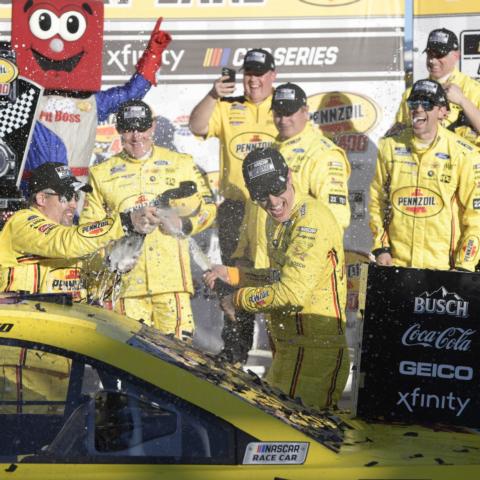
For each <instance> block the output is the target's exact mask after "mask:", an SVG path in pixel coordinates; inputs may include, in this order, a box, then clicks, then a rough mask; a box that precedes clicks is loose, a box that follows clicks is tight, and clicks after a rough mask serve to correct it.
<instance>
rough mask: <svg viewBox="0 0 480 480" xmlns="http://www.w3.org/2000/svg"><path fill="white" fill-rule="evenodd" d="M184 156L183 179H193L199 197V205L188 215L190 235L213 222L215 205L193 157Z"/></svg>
mask: <svg viewBox="0 0 480 480" xmlns="http://www.w3.org/2000/svg"><path fill="white" fill-rule="evenodd" d="M184 157H185V158H184V159H182V162H184V164H183V165H184V168H183V175H184V177H185V178H184V180H193V181H194V182H195V183H196V185H197V191H198V193H199V194H200V197H201V201H200V207H199V208H198V210H197V211H196V213H195V214H194V215H192V216H189V217H188V219H189V220H190V222H191V224H192V231H191V232H190V235H195V234H197V233H199V232H201V231H203V230H205V229H206V228H208V227H210V226H211V225H212V224H213V222H214V220H215V216H216V214H217V206H216V205H215V200H214V198H213V193H212V191H211V190H210V187H209V186H208V181H207V179H206V178H205V176H204V175H203V174H202V173H201V172H200V170H199V169H198V167H197V166H196V165H195V163H194V162H193V158H192V157H191V156H190V155H184Z"/></svg>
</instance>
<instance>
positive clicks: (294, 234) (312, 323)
mask: <svg viewBox="0 0 480 480" xmlns="http://www.w3.org/2000/svg"><path fill="white" fill-rule="evenodd" d="M267 238H268V239H269V243H268V256H269V259H270V264H271V268H272V269H273V270H274V271H278V272H279V278H277V279H275V281H270V283H267V284H265V285H263V286H257V287H255V286H248V285H254V284H258V283H261V279H262V278H266V277H268V275H266V273H265V269H247V268H243V269H242V268H240V269H234V268H232V267H230V269H229V275H230V278H231V280H232V281H231V283H233V284H238V285H240V286H243V285H246V286H243V287H242V288H240V289H238V290H237V291H236V292H235V294H234V305H235V307H236V308H238V309H243V310H246V311H248V312H268V313H270V325H269V329H270V334H271V338H272V341H273V354H274V355H273V361H272V365H271V367H270V370H269V372H268V375H267V380H268V381H269V382H270V383H271V384H272V385H274V386H276V387H278V388H280V389H281V390H283V391H284V392H285V393H287V394H288V395H289V396H290V397H292V398H295V397H297V396H298V397H301V399H302V400H303V402H304V403H305V404H307V405H310V406H312V407H315V408H324V407H327V406H330V405H334V404H335V403H336V402H337V401H338V399H339V398H340V395H341V393H342V391H343V388H344V386H345V383H346V381H347V378H348V371H349V359H348V350H347V348H346V340H345V333H344V332H345V303H346V281H347V278H346V273H345V260H344V254H343V233H342V229H341V228H340V227H339V225H338V222H337V221H336V220H335V218H334V217H333V215H332V213H331V211H330V210H329V209H328V207H327V206H325V205H324V204H323V203H321V202H318V201H317V200H315V199H312V198H311V197H305V196H298V195H296V199H295V203H294V206H293V209H292V214H291V217H290V219H289V220H288V221H286V222H283V223H277V222H275V221H274V220H273V219H272V218H271V217H269V218H268V220H267ZM232 272H233V274H232ZM236 275H237V278H235V276H236ZM257 278H258V279H260V282H259V281H256V279H257ZM270 278H274V277H272V276H270Z"/></svg>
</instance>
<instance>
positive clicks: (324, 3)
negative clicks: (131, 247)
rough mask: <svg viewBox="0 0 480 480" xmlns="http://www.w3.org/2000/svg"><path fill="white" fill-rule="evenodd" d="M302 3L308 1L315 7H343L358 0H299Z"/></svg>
mask: <svg viewBox="0 0 480 480" xmlns="http://www.w3.org/2000/svg"><path fill="white" fill-rule="evenodd" d="M300 1H301V2H302V3H308V4H309V5H316V6H317V7H343V6H345V5H351V4H352V3H358V2H359V1H360V0H300Z"/></svg>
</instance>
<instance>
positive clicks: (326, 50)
mask: <svg viewBox="0 0 480 480" xmlns="http://www.w3.org/2000/svg"><path fill="white" fill-rule="evenodd" d="M247 50H248V49H247V48H239V49H237V50H235V52H234V54H233V59H232V63H233V65H234V66H236V67H241V66H242V65H243V58H244V57H245V54H246V53H247ZM265 50H268V51H269V52H270V53H271V54H272V55H273V58H274V59H275V65H276V67H280V66H284V67H293V66H311V65H335V63H337V57H338V52H339V48H338V47H337V46H333V45H332V46H328V47H278V48H275V49H273V50H272V49H271V48H265Z"/></svg>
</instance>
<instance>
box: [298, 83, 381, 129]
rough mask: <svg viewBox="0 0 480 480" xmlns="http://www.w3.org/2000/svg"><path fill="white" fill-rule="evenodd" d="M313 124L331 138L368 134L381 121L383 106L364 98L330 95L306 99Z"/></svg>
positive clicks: (354, 95) (342, 93)
mask: <svg viewBox="0 0 480 480" xmlns="http://www.w3.org/2000/svg"><path fill="white" fill-rule="evenodd" d="M307 103H308V106H309V107H310V112H312V120H313V123H314V124H315V125H316V126H318V128H320V129H321V130H322V132H323V133H324V134H325V135H327V136H328V137H330V138H332V137H334V136H335V135H339V134H347V133H351V134H359V133H368V132H369V131H370V130H372V129H373V128H374V127H375V126H376V125H377V124H378V122H379V121H380V118H381V110H380V107H379V106H378V105H377V104H376V103H375V102H374V101H373V100H372V99H370V98H368V97H367V96H365V95H359V94H357V93H351V92H327V93H320V94H318V95H312V96H310V97H308V99H307Z"/></svg>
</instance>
